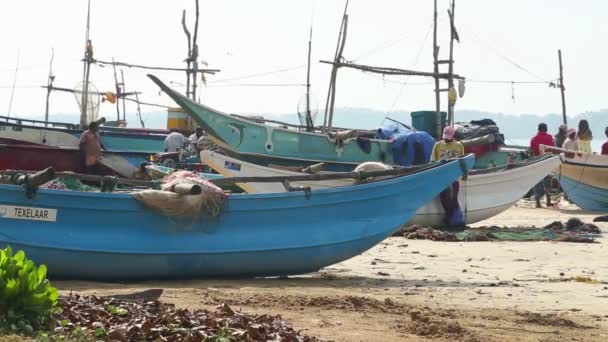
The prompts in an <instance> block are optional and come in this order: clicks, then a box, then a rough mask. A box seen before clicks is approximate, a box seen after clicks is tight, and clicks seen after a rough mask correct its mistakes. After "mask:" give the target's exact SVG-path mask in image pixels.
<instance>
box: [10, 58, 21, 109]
mask: <svg viewBox="0 0 608 342" xmlns="http://www.w3.org/2000/svg"><path fill="white" fill-rule="evenodd" d="M20 58H21V50H17V66H16V67H15V77H13V87H12V90H11V99H10V101H9V103H8V113H7V116H9V117H10V116H11V109H12V108H13V97H14V96H15V86H16V85H17V74H18V73H19V60H20Z"/></svg>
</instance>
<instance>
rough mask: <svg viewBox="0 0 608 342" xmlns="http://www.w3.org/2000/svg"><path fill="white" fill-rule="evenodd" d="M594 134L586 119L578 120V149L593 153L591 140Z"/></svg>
mask: <svg viewBox="0 0 608 342" xmlns="http://www.w3.org/2000/svg"><path fill="white" fill-rule="evenodd" d="M592 139H593V134H592V133H591V130H590V129H589V122H588V121H587V120H585V119H583V120H581V121H579V122H578V133H576V142H577V143H578V150H579V151H581V152H586V153H591V140H592Z"/></svg>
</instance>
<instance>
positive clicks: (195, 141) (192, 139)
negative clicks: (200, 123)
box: [188, 127, 204, 150]
mask: <svg viewBox="0 0 608 342" xmlns="http://www.w3.org/2000/svg"><path fill="white" fill-rule="evenodd" d="M203 134H204V133H203V129H202V128H201V127H197V128H196V131H195V132H194V133H192V135H191V136H190V137H189V138H188V139H190V144H192V148H193V149H194V150H198V140H199V139H200V138H201V137H202V136H203Z"/></svg>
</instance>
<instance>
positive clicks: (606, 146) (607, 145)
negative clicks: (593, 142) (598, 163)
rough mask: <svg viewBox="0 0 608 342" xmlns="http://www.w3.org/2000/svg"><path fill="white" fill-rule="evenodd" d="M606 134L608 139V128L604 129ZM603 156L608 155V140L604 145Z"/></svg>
mask: <svg viewBox="0 0 608 342" xmlns="http://www.w3.org/2000/svg"><path fill="white" fill-rule="evenodd" d="M604 134H606V137H607V138H608V127H606V128H605V129H604ZM602 154H603V155H608V140H607V141H606V142H605V143H604V144H602Z"/></svg>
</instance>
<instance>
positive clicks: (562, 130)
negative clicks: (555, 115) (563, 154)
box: [555, 124, 568, 148]
mask: <svg viewBox="0 0 608 342" xmlns="http://www.w3.org/2000/svg"><path fill="white" fill-rule="evenodd" d="M567 133H568V126H566V125H565V124H561V125H559V128H558V129H557V134H556V135H555V146H557V147H559V148H562V147H563V145H564V141H565V140H566V137H567V136H568V134H567Z"/></svg>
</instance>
